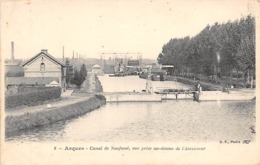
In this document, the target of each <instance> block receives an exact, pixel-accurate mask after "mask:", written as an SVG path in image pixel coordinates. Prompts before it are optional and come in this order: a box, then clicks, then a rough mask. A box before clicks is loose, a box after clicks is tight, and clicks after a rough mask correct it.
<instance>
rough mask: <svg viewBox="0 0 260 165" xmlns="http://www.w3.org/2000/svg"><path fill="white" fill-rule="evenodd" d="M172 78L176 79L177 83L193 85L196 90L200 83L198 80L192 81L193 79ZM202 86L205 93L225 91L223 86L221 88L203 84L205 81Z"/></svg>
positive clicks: (201, 82)
mask: <svg viewBox="0 0 260 165" xmlns="http://www.w3.org/2000/svg"><path fill="white" fill-rule="evenodd" d="M172 78H174V79H176V80H177V82H180V83H183V84H187V85H191V86H193V87H194V88H195V85H196V84H197V82H198V80H191V79H187V78H183V77H176V78H175V77H172ZM200 85H201V87H202V90H203V91H221V90H222V89H223V86H221V85H217V84H211V83H208V82H203V81H200Z"/></svg>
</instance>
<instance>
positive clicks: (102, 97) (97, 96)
mask: <svg viewBox="0 0 260 165" xmlns="http://www.w3.org/2000/svg"><path fill="white" fill-rule="evenodd" d="M95 97H96V98H97V99H99V100H106V97H105V96H103V95H95Z"/></svg>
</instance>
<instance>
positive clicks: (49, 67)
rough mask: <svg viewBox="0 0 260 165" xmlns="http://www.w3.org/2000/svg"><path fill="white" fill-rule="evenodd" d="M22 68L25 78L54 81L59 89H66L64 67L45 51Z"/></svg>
mask: <svg viewBox="0 0 260 165" xmlns="http://www.w3.org/2000/svg"><path fill="white" fill-rule="evenodd" d="M22 66H23V69H24V77H25V78H26V77H30V78H34V79H35V78H37V79H42V80H44V79H48V80H49V81H54V80H55V81H58V82H57V83H58V84H59V86H60V87H61V88H63V89H66V86H67V85H66V65H65V64H64V63H63V62H61V61H59V60H57V59H56V58H55V57H53V56H52V55H50V54H49V53H48V51H47V49H42V50H41V52H39V53H38V54H36V55H35V56H33V57H32V58H31V59H29V60H28V61H26V62H25V63H24V64H23V65H22ZM41 82H44V81H41Z"/></svg>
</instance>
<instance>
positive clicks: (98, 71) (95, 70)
mask: <svg viewBox="0 0 260 165" xmlns="http://www.w3.org/2000/svg"><path fill="white" fill-rule="evenodd" d="M91 72H92V73H94V74H96V75H99V76H100V75H104V72H103V70H102V68H101V66H100V65H97V64H96V65H94V66H92V70H91Z"/></svg>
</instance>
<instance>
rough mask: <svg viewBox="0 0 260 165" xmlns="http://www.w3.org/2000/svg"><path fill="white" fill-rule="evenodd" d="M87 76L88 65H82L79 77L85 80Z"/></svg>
mask: <svg viewBox="0 0 260 165" xmlns="http://www.w3.org/2000/svg"><path fill="white" fill-rule="evenodd" d="M87 75H88V72H87V69H86V65H85V64H82V65H81V67H80V71H79V76H80V77H82V78H84V80H85V78H86V76H87Z"/></svg>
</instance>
